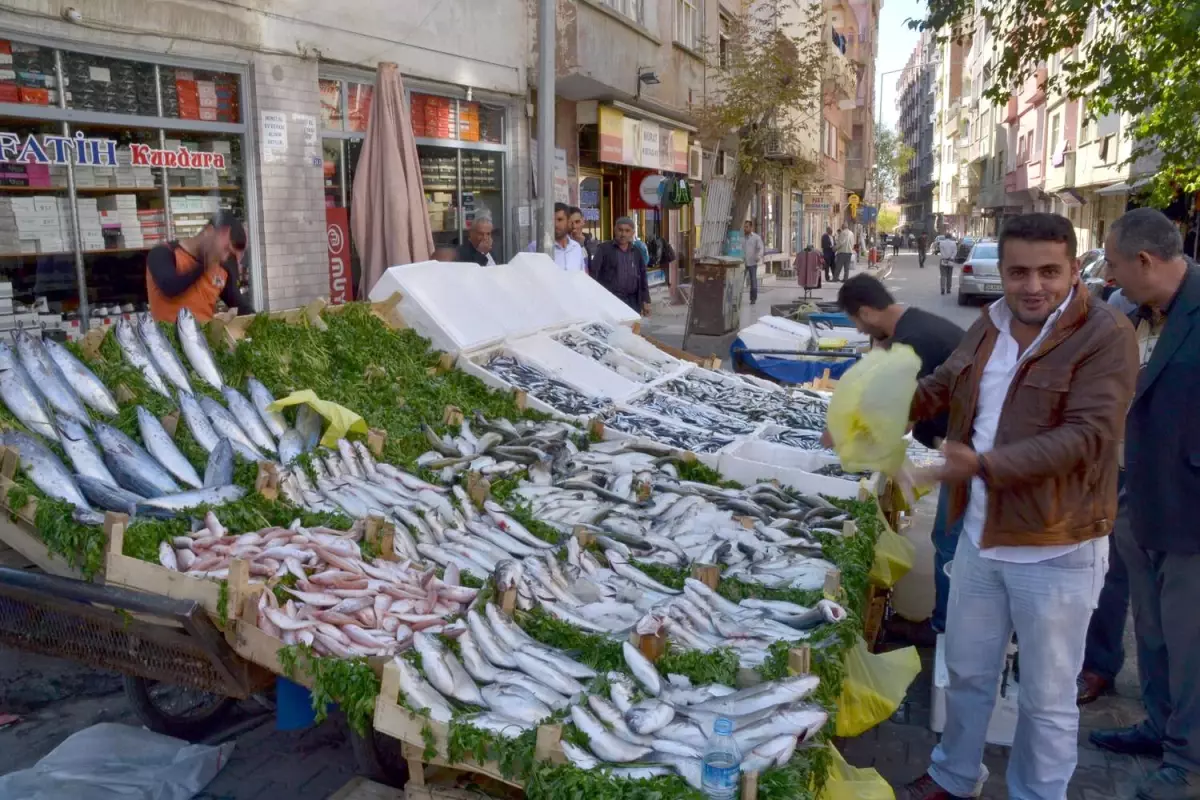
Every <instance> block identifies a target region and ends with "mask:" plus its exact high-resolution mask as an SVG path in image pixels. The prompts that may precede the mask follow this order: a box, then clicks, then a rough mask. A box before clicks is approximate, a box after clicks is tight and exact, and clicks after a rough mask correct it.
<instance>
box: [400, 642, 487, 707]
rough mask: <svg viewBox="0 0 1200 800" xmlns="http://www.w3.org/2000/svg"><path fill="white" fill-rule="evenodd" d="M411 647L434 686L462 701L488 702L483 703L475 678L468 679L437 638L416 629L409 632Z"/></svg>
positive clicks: (453, 656) (478, 703)
mask: <svg viewBox="0 0 1200 800" xmlns="http://www.w3.org/2000/svg"><path fill="white" fill-rule="evenodd" d="M413 647H415V648H416V649H417V652H418V653H420V654H421V667H422V669H423V670H424V672H425V676H426V677H427V678H428V679H429V682H430V683H432V684H433V686H434V688H435V689H437V690H438V691H439V692H441V693H442V694H443V695H447V696H449V697H453V698H454V699H455V700H461V701H462V702H464V703H470V704H472V705H476V706H482V705H488V704H487V703H484V701H483V697H482V696H481V695H480V693H479V687H478V686H476V685H475V681H473V680H471V676H470V675H468V674H467V671H466V670H465V669H463V666H462V664H461V663H460V662H459V660H458V658H457V657H456V656H455V655H454V654H453V653H451V652H450V651H449V650H447V649H446V646H445V645H444V644H442V642H441V640H440V639H438V638H437V637H436V636H430V635H428V634H425V633H422V632H421V631H417V632H416V633H414V634H413ZM497 710H499V709H497Z"/></svg>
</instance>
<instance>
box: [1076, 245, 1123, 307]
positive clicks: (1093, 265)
mask: <svg viewBox="0 0 1200 800" xmlns="http://www.w3.org/2000/svg"><path fill="white" fill-rule="evenodd" d="M1079 279H1080V280H1081V281H1082V282H1083V285H1084V286H1086V287H1087V290H1088V293H1089V294H1090V295H1092V297H1098V298H1100V299H1101V300H1108V298H1109V295H1111V294H1112V293H1113V292H1115V291H1116V290H1117V282H1116V281H1114V280H1113V279H1112V278H1110V277H1109V276H1108V261H1106V260H1105V258H1104V249H1103V248H1097V249H1095V250H1088V251H1087V252H1086V253H1084V254H1083V256H1082V257H1080V259H1079Z"/></svg>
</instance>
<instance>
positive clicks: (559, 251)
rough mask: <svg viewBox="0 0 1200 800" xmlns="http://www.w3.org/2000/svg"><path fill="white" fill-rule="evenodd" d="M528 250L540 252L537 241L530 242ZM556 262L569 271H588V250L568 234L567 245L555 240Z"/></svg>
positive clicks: (560, 267)
mask: <svg viewBox="0 0 1200 800" xmlns="http://www.w3.org/2000/svg"><path fill="white" fill-rule="evenodd" d="M528 251H529V252H530V253H536V252H538V246H537V242H530V243H529V247H528ZM554 263H555V264H557V265H558V267H559V269H563V270H566V271H568V272H572V271H574V272H587V268H588V257H587V251H586V250H584V249H583V245H581V244H580V243H579V242H577V241H575V240H574V239H572V238H571V237H570V236H568V237H567V244H566V247H564V246H562V245H560V244H559V243H558V242H557V241H555V242H554Z"/></svg>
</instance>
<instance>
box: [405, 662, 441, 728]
mask: <svg viewBox="0 0 1200 800" xmlns="http://www.w3.org/2000/svg"><path fill="white" fill-rule="evenodd" d="M392 661H393V663H395V664H396V666H397V667H398V668H399V670H400V691H401V692H403V693H404V698H405V699H406V700H407V701H408V705H409V707H410V708H412V709H413V710H414V711H423V710H426V709H428V711H429V718H430V719H432V720H435V721H437V722H449V721H450V718H451V717H453V716H454V712H453V711H452V710H451V709H450V704H449V703H447V702H446V698H444V697H442V695H440V694H438V691H437V689H434V688H433V687H432V686H430V685H429V682H428V681H426V680H425V678H424V677H422V676H421V673H420V672H419V671H418V670H417V668H416V667H415V666H413V665H412V664H410V663H409V662H408V661H407V660H406V659H404V658H401V657H400V656H396V657H395V658H394V659H392Z"/></svg>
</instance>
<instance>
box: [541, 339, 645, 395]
mask: <svg viewBox="0 0 1200 800" xmlns="http://www.w3.org/2000/svg"><path fill="white" fill-rule="evenodd" d="M564 335H574V336H578V337H581V338H582V339H584V340H586V341H587V342H589V343H593V344H595V345H596V346H598V347H600V348H602V349H603V350H604V353H605V359H606V360H605V361H599V360H597V359H595V358H592V357H591V356H589V355H586V354H584V353H579V351H578V350H575V348H573V347H570V346H569V345H567V344H565V343H563V342H562V338H563V337H564ZM550 338H552V339H554V341H556V342H559V343H560V344H562V346H563V347H566V348H567V349H568V350H570V351H572V352H574V353H579V355H581V356H583V357H584V358H586V359H588V360H590V361H592V362H594V363H596V364H599V365H600V366H602V367H604V368H605V369H607V370H610V371H612V372H616V373H617V374H618V375H621V373H620V372H617V370H616V369H613V365H614V364H615V365H618V366H620V367H624V368H625V369H628V370H630V371H631V372H633V373H635V374H638V375H640V376H643V379H641V380H638V381H636V383H650V382H651V381H655V380H658V379H659V378H661V377H662V376H663V373H662V370H660V369H658V368H657V367H653V366H651V365H649V364H645V363H643V362H641V361H638V360H637V359H636V358H634V357H633V356H631V355H629V354H628V353H626V352H625V351H624V350H619V349H617V348H615V347H612V346H611V345H609V344H607V343H606V342H602V341H600V340H599V339H595V338H593V337H591V336H588V335H587V334H586V333H584V332H583V330H581V328H580V326H579V325H572V326H570V327H567V328H564V329H562V330H559V331H554V332H553V333H550ZM622 377H625V376H623V375H622ZM626 380H631V379H629V378H626Z"/></svg>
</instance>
